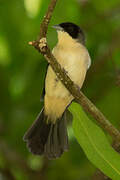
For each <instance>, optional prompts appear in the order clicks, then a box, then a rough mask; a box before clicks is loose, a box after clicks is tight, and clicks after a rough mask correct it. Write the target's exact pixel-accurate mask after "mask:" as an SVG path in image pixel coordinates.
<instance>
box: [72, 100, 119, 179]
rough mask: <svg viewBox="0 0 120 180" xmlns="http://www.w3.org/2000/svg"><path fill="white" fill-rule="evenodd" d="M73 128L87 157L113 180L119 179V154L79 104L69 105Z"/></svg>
mask: <svg viewBox="0 0 120 180" xmlns="http://www.w3.org/2000/svg"><path fill="white" fill-rule="evenodd" d="M70 110H71V112H72V114H73V117H74V119H73V130H74V133H75V136H76V138H77V140H78V142H79V144H80V145H81V147H82V148H83V150H84V152H85V154H86V155H87V157H88V159H89V160H90V161H91V162H92V163H93V164H94V165H95V166H96V167H97V168H99V169H100V170H101V171H102V172H104V173H105V174H106V175H107V176H109V177H110V178H112V179H113V180H119V179H120V155H119V154H118V153H117V152H116V151H114V150H113V148H112V147H111V146H110V144H109V143H108V140H107V138H106V137H105V135H104V133H103V131H102V130H101V128H99V127H98V126H97V125H96V124H94V123H93V122H92V121H91V120H90V119H89V118H88V117H87V115H86V114H85V112H84V111H83V109H82V108H81V107H80V105H78V104H76V103H73V104H72V105H71V106H70Z"/></svg>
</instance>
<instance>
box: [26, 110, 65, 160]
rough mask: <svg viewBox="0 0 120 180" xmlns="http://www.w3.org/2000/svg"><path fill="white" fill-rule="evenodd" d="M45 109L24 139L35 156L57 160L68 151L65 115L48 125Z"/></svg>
mask: <svg viewBox="0 0 120 180" xmlns="http://www.w3.org/2000/svg"><path fill="white" fill-rule="evenodd" d="M46 120H47V116H45V115H44V109H42V111H41V113H40V114H39V115H38V117H37V119H36V121H35V122H34V123H33V125H32V127H31V128H30V129H29V130H28V131H27V132H26V133H25V135H24V137H23V139H24V141H26V142H27V146H28V149H29V150H30V152H32V153H33V154H37V155H42V154H44V155H45V156H46V157H48V159H55V158H58V157H60V156H61V155H62V153H63V152H64V151H67V150H68V136H67V126H66V118H65V114H63V116H62V117H61V118H60V119H58V120H57V121H56V123H55V124H53V123H52V121H49V122H51V123H47V122H46Z"/></svg>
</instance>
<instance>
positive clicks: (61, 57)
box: [23, 22, 91, 160]
mask: <svg viewBox="0 0 120 180" xmlns="http://www.w3.org/2000/svg"><path fill="white" fill-rule="evenodd" d="M53 28H54V29H56V31H57V35H58V42H57V44H56V46H55V47H54V48H53V50H52V53H53V55H54V57H55V58H56V60H57V62H58V63H59V64H60V65H61V67H62V68H64V70H65V72H66V73H67V75H68V76H69V77H70V79H71V80H72V81H73V82H74V83H75V84H76V85H77V86H78V87H79V88H80V89H81V87H82V85H83V82H84V80H85V76H86V73H87V70H88V69H89V67H90V65H91V58H90V55H89V52H88V50H87V48H86V46H85V34H84V32H83V30H82V29H81V28H80V27H79V26H78V25H76V24H74V23H72V22H63V23H60V24H58V25H54V26H53ZM73 100H74V97H73V96H72V94H71V93H70V92H69V91H68V90H67V89H66V87H65V86H64V85H63V84H62V82H61V81H60V80H59V79H58V77H57V76H56V74H55V72H54V71H53V69H52V67H51V66H50V65H48V68H47V73H46V78H45V95H44V106H43V108H42V110H41V112H40V113H39V114H38V116H37V118H36V120H35V121H34V122H33V124H32V126H31V127H30V128H29V129H28V131H27V132H26V133H25V135H24V137H23V139H24V141H25V142H26V143H27V147H28V149H29V151H30V152H31V153H33V154H35V155H44V156H45V157H47V158H48V159H50V160H51V159H57V158H59V157H61V155H62V154H63V153H64V152H65V151H68V149H69V145H68V134H67V113H66V112H67V108H68V107H69V105H70V104H71V103H72V101H73Z"/></svg>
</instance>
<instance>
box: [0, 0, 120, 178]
mask: <svg viewBox="0 0 120 180" xmlns="http://www.w3.org/2000/svg"><path fill="white" fill-rule="evenodd" d="M49 2H50V0H20V1H18V0H9V1H5V0H1V1H0V170H1V168H2V169H7V170H9V172H10V173H11V174H12V175H13V176H14V177H15V179H16V180H19V179H21V180H22V179H23V180H24V179H29V180H33V179H36V180H38V179H41V180H42V178H39V177H38V176H37V177H35V174H36V171H37V172H39V171H40V170H41V168H42V167H43V166H44V159H43V158H42V157H40V158H38V159H37V157H36V156H33V155H31V153H30V152H28V150H27V148H26V145H25V143H24V142H23V140H22V137H23V135H24V133H25V131H26V130H27V129H28V127H29V126H30V125H31V123H32V122H33V121H34V119H35V118H36V116H37V114H38V113H39V111H40V109H41V108H42V106H43V103H42V102H40V96H41V93H42V89H43V86H44V77H45V73H46V66H47V62H46V61H45V60H44V58H43V57H42V56H41V55H40V54H39V53H38V52H37V51H35V49H34V48H32V47H30V46H29V45H28V42H29V41H31V40H34V39H36V37H37V36H38V34H39V26H40V22H41V20H42V18H43V16H44V13H45V11H46V9H47V7H48V4H49ZM119 7H120V2H119V0H110V1H109V2H108V0H102V1H98V0H92V1H90V0H85V1H84V0H65V1H60V0H58V3H57V6H56V8H55V11H54V13H53V17H52V20H51V22H50V25H49V30H48V35H47V38H48V43H49V45H50V47H51V49H52V48H53V46H54V45H55V44H56V42H57V33H56V32H55V30H54V29H52V28H51V25H54V24H58V23H61V22H65V21H72V22H74V23H76V24H78V25H80V26H81V28H82V29H83V30H84V31H85V34H86V46H87V48H88V50H89V53H90V56H91V59H92V65H91V67H90V69H89V71H88V73H87V77H86V81H85V83H84V86H83V88H82V91H84V93H85V94H86V95H87V96H88V97H89V98H90V99H91V100H92V101H93V102H94V103H95V104H96V105H97V107H99V108H100V110H101V111H102V112H103V113H104V114H105V115H106V116H107V118H108V119H109V120H110V121H111V122H112V123H113V124H114V125H115V126H116V127H117V128H118V129H120V128H119V127H120V111H119V107H120V101H119V99H120V93H119V92H120V82H119V81H120V80H119V79H120V78H119V73H118V72H119V71H118V70H119V69H120V53H119V47H120V35H119V32H120V10H119ZM70 126H71V125H70V124H69V127H70ZM69 129H70V131H69V134H70V142H69V144H70V148H69V151H68V152H66V153H65V154H64V155H63V156H62V157H61V158H60V159H58V160H55V161H50V162H49V163H48V164H47V168H46V169H45V177H44V179H46V180H47V179H49V180H50V179H54V180H61V179H63V180H66V179H69V180H74V179H80V180H90V179H91V177H92V175H93V173H94V171H95V167H94V166H93V165H92V163H90V162H89V161H88V159H87V158H86V156H85V154H84V153H83V150H82V149H81V147H80V146H79V144H77V142H76V141H75V138H74V135H73V133H72V128H71V127H70V128H69ZM76 152H77V153H76ZM11 153H12V154H11ZM11 157H12V158H11ZM45 167H46V166H45ZM11 169H12V170H11ZM43 169H44V168H43ZM29 170H30V171H29ZM31 171H34V172H31ZM61 172H62V173H61ZM0 174H1V173H0ZM0 178H1V177H0Z"/></svg>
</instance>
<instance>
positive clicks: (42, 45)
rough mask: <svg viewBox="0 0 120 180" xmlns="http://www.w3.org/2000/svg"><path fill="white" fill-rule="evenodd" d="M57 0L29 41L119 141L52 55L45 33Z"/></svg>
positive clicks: (53, 2)
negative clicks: (37, 35)
mask: <svg viewBox="0 0 120 180" xmlns="http://www.w3.org/2000/svg"><path fill="white" fill-rule="evenodd" d="M56 2H57V0H51V2H50V5H49V7H48V10H47V13H46V15H45V16H44V18H43V21H42V23H41V26H40V28H41V29H40V35H39V39H38V40H37V41H33V42H29V44H30V45H32V46H34V47H35V48H36V49H37V50H38V51H39V52H40V53H41V54H43V56H44V57H45V59H46V60H47V61H48V63H49V64H50V65H51V67H52V69H53V70H54V72H55V73H56V75H57V77H58V78H59V79H60V80H61V82H62V83H63V84H64V86H65V87H66V88H67V89H68V90H69V92H70V93H71V94H72V95H73V96H74V97H75V100H76V101H77V102H78V103H79V104H80V105H81V106H82V107H83V109H84V110H85V111H86V112H87V113H90V114H91V115H92V117H93V118H94V119H96V121H97V122H98V123H99V125H100V126H101V127H102V128H103V129H104V130H106V131H107V132H108V133H109V134H110V135H111V136H112V137H113V138H114V139H116V140H118V141H120V132H119V131H118V130H117V129H116V128H115V127H114V126H113V125H112V124H111V123H110V122H109V121H108V120H107V118H106V117H105V116H104V115H103V114H102V113H101V112H100V110H99V109H98V108H97V107H96V106H95V105H94V104H93V103H92V102H91V101H90V100H89V99H88V98H87V97H86V96H85V95H84V94H83V93H82V92H81V91H80V89H79V87H78V86H77V85H76V84H74V82H73V81H72V80H71V79H70V78H69V77H68V75H67V74H66V72H65V69H64V68H62V67H61V66H60V64H59V63H58V62H57V60H56V59H55V57H54V56H53V55H52V53H51V51H50V48H49V47H48V44H47V41H46V33H47V29H48V24H49V22H50V19H51V17H52V12H53V10H54V8H55V5H56Z"/></svg>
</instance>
